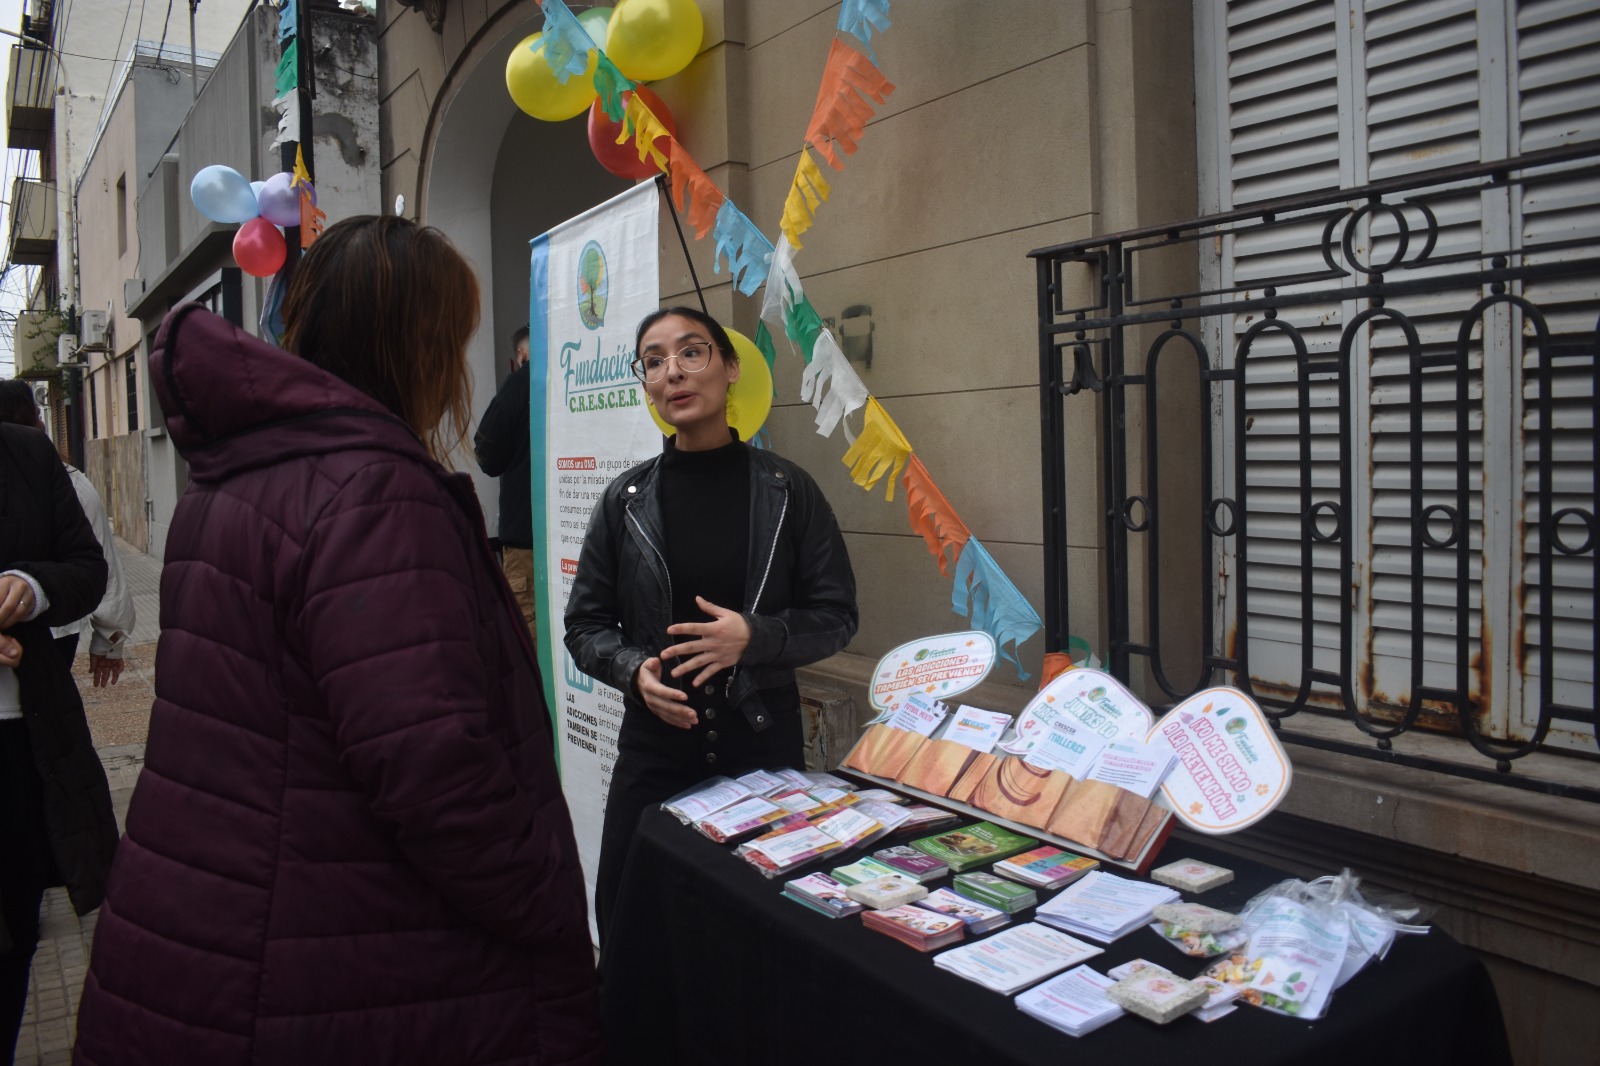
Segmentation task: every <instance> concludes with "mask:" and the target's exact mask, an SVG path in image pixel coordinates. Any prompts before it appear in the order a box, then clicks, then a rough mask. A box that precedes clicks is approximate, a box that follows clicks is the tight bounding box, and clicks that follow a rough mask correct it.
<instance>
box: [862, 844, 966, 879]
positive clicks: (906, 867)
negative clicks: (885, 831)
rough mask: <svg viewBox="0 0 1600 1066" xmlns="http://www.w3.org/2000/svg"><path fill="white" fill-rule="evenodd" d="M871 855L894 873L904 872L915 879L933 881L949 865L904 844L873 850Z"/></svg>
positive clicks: (943, 872) (947, 868)
mask: <svg viewBox="0 0 1600 1066" xmlns="http://www.w3.org/2000/svg"><path fill="white" fill-rule="evenodd" d="M872 857H873V858H874V859H877V860H878V861H879V862H881V863H883V864H884V865H886V866H889V867H891V868H892V869H893V870H894V871H895V872H896V873H902V874H905V875H906V876H907V877H910V878H913V879H914V880H917V881H933V880H936V879H938V878H940V877H943V876H944V875H945V874H947V873H949V872H950V867H948V866H946V865H945V864H944V863H942V862H940V861H939V860H938V859H936V858H934V857H933V856H932V855H924V854H923V853H922V852H920V851H918V850H917V849H916V848H913V847H910V846H908V845H905V844H898V845H896V846H894V847H892V848H883V849H881V850H879V851H875V852H873V853H872Z"/></svg>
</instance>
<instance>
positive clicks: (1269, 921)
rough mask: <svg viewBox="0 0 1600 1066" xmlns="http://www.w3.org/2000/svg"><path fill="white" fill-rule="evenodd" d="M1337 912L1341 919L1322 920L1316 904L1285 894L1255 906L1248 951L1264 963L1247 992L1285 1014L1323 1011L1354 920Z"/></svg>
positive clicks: (1299, 1015)
mask: <svg viewBox="0 0 1600 1066" xmlns="http://www.w3.org/2000/svg"><path fill="white" fill-rule="evenodd" d="M1335 913H1337V914H1338V916H1339V920H1338V921H1333V922H1327V923H1323V922H1319V921H1318V920H1317V918H1316V915H1315V912H1314V911H1313V910H1312V908H1310V907H1307V906H1306V905H1305V904H1303V903H1300V902H1298V901H1296V900H1293V899H1289V898H1287V897H1285V896H1273V897H1269V898H1267V899H1264V900H1263V901H1261V903H1259V904H1258V905H1257V906H1255V907H1253V908H1252V909H1251V911H1250V918H1249V930H1250V944H1249V946H1248V947H1247V948H1246V949H1245V954H1246V955H1248V956H1249V957H1250V959H1251V960H1253V962H1252V966H1255V962H1259V966H1258V967H1255V972H1254V973H1253V974H1252V975H1251V978H1250V983H1249V984H1248V985H1247V986H1246V995H1245V998H1246V999H1248V1000H1249V1001H1250V1002H1252V1003H1257V1004H1258V1005H1260V1006H1263V1007H1266V1008H1267V1009H1269V1010H1274V1011H1277V1012H1278V1013H1280V1014H1290V1015H1293V1016H1295V1017H1297V1018H1307V1019H1310V1018H1320V1017H1322V1012H1323V1010H1324V1008H1325V1007H1326V1006H1327V1002H1328V997H1329V996H1330V995H1331V994H1332V992H1333V989H1334V985H1335V981H1336V980H1337V978H1338V975H1339V971H1340V968H1341V967H1342V966H1343V964H1344V961H1345V955H1346V953H1347V951H1348V946H1349V938H1350V924H1349V920H1348V918H1347V917H1346V916H1345V915H1344V913H1343V912H1342V911H1339V912H1335ZM1252 993H1253V994H1252Z"/></svg>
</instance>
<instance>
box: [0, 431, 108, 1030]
mask: <svg viewBox="0 0 1600 1066" xmlns="http://www.w3.org/2000/svg"><path fill="white" fill-rule="evenodd" d="M0 571H3V573H0V1061H10V1059H11V1055H12V1052H13V1050H14V1048H15V1046H16V1040H17V1032H18V1029H19V1027H20V1026H21V1023H22V1011H23V1007H24V1006H25V1005H26V1002H27V997H28V970H29V966H30V964H31V963H32V960H33V952H34V949H35V948H36V947H37V946H38V943H39V904H40V901H41V900H42V899H43V898H44V890H45V889H46V888H48V887H50V886H52V885H59V884H65V885H66V886H67V891H68V894H69V895H70V897H71V899H72V904H73V907H74V908H75V909H76V910H77V912H78V913H79V914H87V913H88V912H89V911H91V910H93V909H95V908H96V907H98V906H99V905H100V899H101V896H102V895H103V894H104V891H105V883H106V875H107V872H108V871H109V869H110V866H111V853H112V851H113V849H114V848H115V847H116V843H117V822H116V816H115V815H114V814H113V813H112V810H111V792H110V789H109V788H108V787H107V785H106V776H105V771H104V770H103V769H102V768H101V766H100V760H99V757H98V756H97V755H96V754H95V750H94V741H93V740H92V739H90V736H89V724H88V721H87V720H86V719H85V718H84V714H83V702H82V700H81V699H80V698H79V696H78V688H77V685H75V684H74V683H73V680H72V672H71V662H70V661H69V660H67V659H65V658H63V657H62V656H61V653H60V649H59V648H58V647H57V645H56V642H55V640H54V639H52V638H51V636H50V627H51V626H52V625H65V624H67V623H69V622H73V621H76V620H77V619H79V618H82V617H83V616H84V615H86V614H88V613H89V612H90V611H92V610H94V608H95V605H96V604H98V603H99V602H100V597H101V595H102V594H104V592H105V589H106V560H105V556H104V555H103V554H102V553H101V551H100V544H99V542H98V541H96V540H95V538H94V530H93V529H91V528H90V526H89V522H88V520H87V519H86V518H85V517H84V515H83V508H82V507H81V506H79V504H78V496H77V493H76V492H74V491H73V488H72V482H70V481H69V480H67V471H66V468H65V467H64V466H62V465H61V458H60V456H58V455H57V454H56V450H55V446H54V445H52V444H51V443H50V439H49V438H48V437H46V436H45V435H44V434H43V433H41V432H39V431H38V430H34V429H24V428H22V427H20V426H13V425H9V424H0Z"/></svg>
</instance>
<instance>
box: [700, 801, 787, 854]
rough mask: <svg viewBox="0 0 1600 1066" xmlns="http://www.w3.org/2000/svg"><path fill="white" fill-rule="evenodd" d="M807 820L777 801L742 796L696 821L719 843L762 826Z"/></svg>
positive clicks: (701, 830)
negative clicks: (741, 798) (775, 802)
mask: <svg viewBox="0 0 1600 1066" xmlns="http://www.w3.org/2000/svg"><path fill="white" fill-rule="evenodd" d="M804 820H805V816H804V815H801V814H794V813H791V812H789V811H786V810H784V809H783V808H782V807H779V806H778V805H776V804H773V803H768V802H767V801H766V800H764V799H762V798H761V797H760V796H751V797H750V798H749V799H744V800H740V801H739V802H738V803H735V804H733V805H732V806H731V807H724V808H722V810H720V811H716V812H715V813H713V814H710V815H707V816H706V817H704V818H702V819H700V820H699V821H698V822H696V823H695V824H694V826H695V828H696V829H698V830H700V832H701V833H703V834H704V835H705V836H708V837H710V838H711V839H712V840H715V841H716V842H717V843H718V844H726V843H729V842H730V841H733V840H737V839H738V838H739V837H742V836H745V835H746V834H749V833H753V832H755V831H756V830H758V829H760V828H762V827H763V826H767V827H769V828H781V827H782V826H783V825H784V824H793V823H794V822H802V821H804Z"/></svg>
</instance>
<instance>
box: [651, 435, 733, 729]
mask: <svg viewBox="0 0 1600 1066" xmlns="http://www.w3.org/2000/svg"><path fill="white" fill-rule="evenodd" d="M661 522H662V526H663V528H664V530H665V535H666V541H667V543H666V549H665V550H666V556H667V572H668V574H670V575H671V577H672V620H673V622H675V623H676V622H709V621H710V620H711V616H710V615H708V614H706V613H705V612H704V611H702V610H701V609H700V608H699V606H698V605H696V603H695V602H694V598H695V597H696V596H702V597H704V598H705V599H708V600H710V601H711V602H712V603H714V604H716V605H717V606H718V607H726V608H727V609H728V610H730V611H743V610H744V608H745V603H744V583H745V571H746V569H747V568H748V565H749V558H750V455H749V452H748V450H747V449H746V446H745V445H744V444H742V443H740V442H739V441H733V442H732V443H729V444H725V445H723V446H722V447H720V448H713V449H711V450H710V451H705V452H680V451H678V449H677V448H675V447H672V446H671V445H668V446H667V449H666V451H664V452H663V453H662V457H661ZM667 668H668V669H669V670H670V669H671V664H667ZM726 675H727V672H726V671H723V672H721V673H719V674H718V675H717V676H716V677H715V678H714V679H713V680H712V684H713V685H714V686H715V687H716V689H717V690H718V691H720V690H721V688H722V685H723V682H724V681H725V680H726V679H727V676H726ZM700 691H701V692H704V688H703V687H702V689H701V690H700ZM692 695H693V694H692ZM692 702H694V703H695V704H696V705H699V704H700V702H701V701H700V700H699V699H695V700H692Z"/></svg>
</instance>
